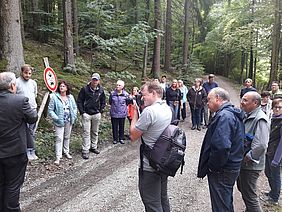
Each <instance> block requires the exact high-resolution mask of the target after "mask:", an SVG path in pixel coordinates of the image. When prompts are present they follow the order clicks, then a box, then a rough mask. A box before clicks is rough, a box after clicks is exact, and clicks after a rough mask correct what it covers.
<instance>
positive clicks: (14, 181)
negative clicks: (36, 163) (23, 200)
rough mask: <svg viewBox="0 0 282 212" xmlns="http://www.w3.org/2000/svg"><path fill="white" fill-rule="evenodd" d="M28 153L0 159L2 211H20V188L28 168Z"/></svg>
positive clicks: (0, 204) (0, 208)
mask: <svg viewBox="0 0 282 212" xmlns="http://www.w3.org/2000/svg"><path fill="white" fill-rule="evenodd" d="M27 161H28V160H27V156H26V153H24V154H21V155H17V156H13V157H8V158H0V211H1V212H15V211H21V209H20V203H19V198H20V188H21V186H22V184H23V182H24V177H25V170H26V166H27Z"/></svg>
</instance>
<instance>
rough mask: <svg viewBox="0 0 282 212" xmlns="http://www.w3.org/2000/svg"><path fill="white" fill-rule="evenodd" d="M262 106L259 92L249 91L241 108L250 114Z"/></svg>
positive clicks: (243, 98) (242, 101)
mask: <svg viewBox="0 0 282 212" xmlns="http://www.w3.org/2000/svg"><path fill="white" fill-rule="evenodd" d="M260 105H261V96H260V94H259V93H258V92H255V91H249V92H247V93H245V94H244V96H243V97H242V99H241V108H242V109H243V110H244V111H245V112H247V113H250V112H252V111H253V110H255V109H256V108H258V107H259V106H260Z"/></svg>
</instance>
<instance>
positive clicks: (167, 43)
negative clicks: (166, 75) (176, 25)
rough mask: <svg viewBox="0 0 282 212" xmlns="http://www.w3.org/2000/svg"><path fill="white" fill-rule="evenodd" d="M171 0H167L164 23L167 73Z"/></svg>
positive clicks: (169, 50) (165, 67)
mask: <svg viewBox="0 0 282 212" xmlns="http://www.w3.org/2000/svg"><path fill="white" fill-rule="evenodd" d="M171 24H172V15H171V0H167V5H166V22H165V55H164V56H165V60H164V70H165V71H169V70H170V68H171V40H172V37H171Z"/></svg>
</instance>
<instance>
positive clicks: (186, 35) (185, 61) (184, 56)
mask: <svg viewBox="0 0 282 212" xmlns="http://www.w3.org/2000/svg"><path fill="white" fill-rule="evenodd" d="M189 8H190V0H185V3H184V30H183V31H184V36H183V45H182V65H183V66H187V64H188V57H189V29H188V21H189Z"/></svg>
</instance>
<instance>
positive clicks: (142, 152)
mask: <svg viewBox="0 0 282 212" xmlns="http://www.w3.org/2000/svg"><path fill="white" fill-rule="evenodd" d="M141 142H142V144H141V145H140V166H141V167H140V169H141V173H143V164H144V162H143V155H144V149H145V145H146V144H145V142H144V140H143V137H142V136H141Z"/></svg>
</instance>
